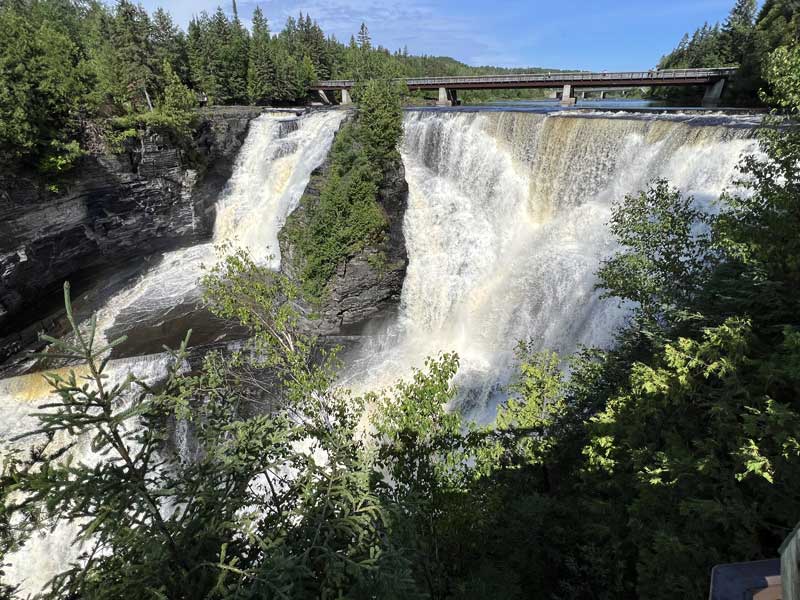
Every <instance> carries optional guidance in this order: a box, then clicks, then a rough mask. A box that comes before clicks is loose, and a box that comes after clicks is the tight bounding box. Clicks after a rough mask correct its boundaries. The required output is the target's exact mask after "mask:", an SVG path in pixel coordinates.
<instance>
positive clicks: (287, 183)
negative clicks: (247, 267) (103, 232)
mask: <svg viewBox="0 0 800 600" xmlns="http://www.w3.org/2000/svg"><path fill="white" fill-rule="evenodd" d="M344 115H345V113H343V112H342V111H327V112H316V113H312V114H310V115H307V116H304V117H302V118H301V119H299V120H289V121H287V120H286V119H279V118H276V117H273V116H263V117H260V118H259V119H257V120H255V121H254V122H253V123H252V124H251V127H250V131H249V133H248V137H247V140H246V141H245V144H244V146H243V148H242V150H241V152H240V154H239V157H238V159H237V162H236V165H235V168H234V173H233V176H232V177H231V180H230V182H229V183H228V185H227V187H226V189H225V191H224V192H223V193H222V195H221V197H220V199H219V201H218V203H217V218H216V224H215V232H214V238H213V240H212V241H211V242H209V243H206V244H199V245H196V246H193V247H190V248H185V249H181V250H176V251H174V252H169V253H165V254H163V255H162V256H160V257H159V259H158V260H157V261H156V262H155V264H154V265H153V266H152V267H151V268H150V269H149V270H148V271H147V272H146V273H144V274H143V275H142V276H141V277H140V278H139V280H137V281H136V282H134V283H133V284H131V285H130V286H129V287H128V288H127V289H125V290H124V291H122V292H121V293H120V294H118V295H116V296H115V297H113V298H111V299H110V300H109V302H108V303H107V304H106V305H105V306H104V307H102V309H101V310H100V311H99V329H100V331H101V332H103V333H104V335H107V336H108V337H114V335H116V333H117V331H125V330H131V329H135V328H136V327H137V326H140V325H141V324H143V323H149V322H152V321H166V320H168V319H171V318H174V316H175V314H176V313H177V312H179V311H181V310H183V311H186V312H187V313H189V312H191V311H192V310H194V307H195V306H196V302H197V300H198V298H199V292H200V290H199V286H198V279H199V278H200V277H201V276H202V274H203V270H202V267H203V265H212V264H214V263H215V262H216V261H217V260H218V259H219V254H218V251H217V249H216V246H217V245H219V244H231V245H233V246H234V247H242V248H245V249H247V250H248V251H249V252H250V253H251V255H252V256H253V257H254V258H255V259H256V260H257V261H258V262H260V263H262V264H267V265H270V266H271V267H273V268H276V267H277V266H278V265H279V264H280V255H279V249H278V244H277V235H278V232H279V230H280V228H281V226H282V225H283V223H284V221H285V219H286V217H287V215H288V214H289V213H290V212H291V211H292V210H293V209H294V208H295V207H296V205H297V203H298V201H299V199H300V197H301V195H302V193H303V190H304V188H305V186H306V184H307V183H308V181H309V178H310V175H311V172H312V171H313V169H314V168H316V167H317V166H318V165H319V164H321V163H322V161H323V160H324V158H325V156H326V154H327V152H328V150H329V148H330V145H331V143H332V140H333V136H334V133H335V131H336V130H337V129H338V127H339V125H340V123H341V121H342V119H343V118H344ZM752 124H753V123H752V122H750V121H747V120H741V121H740V120H739V119H737V118H734V117H722V116H721V117H702V118H690V117H681V116H675V117H666V116H639V117H632V116H630V115H626V116H623V115H619V114H597V113H595V114H592V115H586V114H580V113H572V112H570V113H552V114H546V115H545V114H536V113H530V112H509V111H476V112H465V111H411V112H408V113H406V116H405V123H404V127H405V138H404V142H403V147H402V149H401V150H402V157H403V161H404V163H405V167H406V178H407V180H408V184H409V206H408V210H407V212H406V216H405V223H404V230H405V236H406V244H407V247H408V255H409V266H408V272H407V276H406V280H405V282H404V286H403V292H402V298H401V306H400V310H399V314H398V317H397V319H396V320H395V321H394V322H393V323H391V324H389V326H388V327H386V329H385V330H384V331H382V332H380V333H379V334H378V335H374V336H371V337H369V338H367V339H365V340H364V342H363V344H362V346H361V347H360V348H359V349H357V350H356V354H355V355H353V356H352V357H351V361H350V363H349V365H348V368H347V371H346V372H345V374H344V376H343V380H344V382H346V383H349V384H351V385H352V386H353V387H354V388H356V389H357V390H358V389H374V388H378V387H382V386H387V385H390V384H392V383H393V382H394V381H396V380H397V379H398V378H399V377H403V376H407V375H408V374H409V373H410V370H411V369H412V368H414V367H422V366H423V361H424V359H425V357H427V356H432V355H435V354H437V353H438V352H442V351H455V352H457V353H458V354H459V356H460V358H461V367H460V370H459V373H458V375H457V378H456V385H457V386H458V387H459V390H460V394H459V396H458V399H457V402H458V404H459V408H460V409H461V410H463V411H465V412H467V413H469V414H470V416H472V417H474V418H476V419H478V420H482V421H487V420H490V419H491V418H492V417H493V415H494V411H495V406H496V403H497V402H498V401H499V400H501V399H502V398H503V397H504V395H503V394H504V392H503V389H504V386H505V385H506V384H507V383H508V381H509V378H510V377H511V375H512V373H513V369H514V361H513V351H514V347H515V345H516V343H517V341H518V340H527V339H532V340H534V342H535V344H536V345H537V346H538V347H541V348H551V349H554V350H557V351H559V352H562V353H569V352H572V351H573V350H575V349H576V348H577V347H578V346H579V345H581V344H585V345H594V346H607V345H608V344H610V342H611V341H612V338H613V334H614V331H615V330H616V329H617V328H618V327H619V326H620V324H621V323H622V322H623V321H624V319H625V317H626V310H625V308H624V307H620V306H618V303H617V302H616V301H614V300H602V299H601V298H600V294H599V292H597V291H596V290H595V284H596V277H595V273H596V271H597V268H598V266H599V264H600V262H601V261H602V260H603V258H605V257H607V256H609V255H610V254H611V253H613V252H614V250H615V242H614V240H613V238H612V236H611V235H610V234H609V232H608V229H607V226H606V223H607V222H608V219H609V217H610V214H611V207H612V205H613V202H615V201H617V200H620V199H622V198H623V197H624V196H625V194H628V193H634V192H636V191H638V190H640V189H643V188H645V187H646V186H647V184H648V182H649V181H650V180H652V179H653V178H656V177H664V178H667V179H669V180H670V182H671V183H672V185H674V186H677V187H678V188H680V189H681V190H683V191H684V192H686V193H689V194H692V195H694V196H695V198H696V200H697V202H698V203H700V204H703V205H706V206H710V205H711V204H710V203H711V202H712V201H713V200H714V199H716V198H717V197H718V196H719V194H720V192H721V191H722V190H723V189H724V188H726V187H727V186H728V185H730V183H731V180H732V177H733V175H734V174H735V170H736V165H737V163H738V161H739V158H740V156H741V155H742V154H743V153H746V152H750V151H754V150H755V148H756V146H755V142H754V141H753V140H752V136H751V130H752ZM112 334H113V335H112ZM167 365H168V359H167V357H166V356H165V355H163V354H156V355H150V356H145V357H140V358H136V359H121V360H118V361H112V362H111V363H109V371H108V373H109V376H110V379H111V381H112V382H113V381H116V380H118V379H120V378H121V377H124V375H125V374H126V373H127V372H128V371H133V372H134V373H136V374H137V375H140V376H143V377H145V378H147V380H148V381H149V382H151V383H154V382H157V381H159V380H163V378H164V377H165V375H166V373H167ZM48 392H49V390H47V388H46V385H45V384H44V382H43V381H42V379H41V378H40V377H39V376H38V375H27V376H23V377H15V378H11V379H7V380H0V410H2V414H3V418H2V420H0V456H2V453H3V452H4V451H8V449H9V447H10V446H11V445H10V443H9V442H8V440H9V439H10V438H11V437H13V436H14V435H17V434H18V433H20V432H21V431H24V430H26V429H30V427H31V425H32V419H31V418H30V417H29V412H30V411H31V410H32V409H34V408H35V407H36V406H37V405H39V404H42V403H43V402H44V401H46V399H47V396H48ZM35 442H36V440H34V441H29V442H27V444H28V446H30V444H31V443H35ZM39 442H42V440H39ZM68 442H69V441H68V440H53V441H51V442H49V444H53V447H54V448H57V447H63V445H64V444H66V443H68ZM48 448H50V446H49V445H48ZM70 453H71V455H72V456H73V457H74V458H76V459H78V460H82V461H85V462H89V463H90V462H91V461H93V460H97V457H96V456H94V455H93V454H92V453H91V451H90V449H89V448H88V447H87V445H86V444H84V443H81V442H80V441H79V442H78V443H77V444H76V445H75V446H73V447H72V448H71V450H70ZM75 530H76V526H75V525H74V524H73V525H67V524H60V525H58V526H57V527H56V528H55V529H54V530H53V531H42V532H40V533H38V534H37V535H36V536H34V538H33V539H32V540H31V541H30V542H28V543H27V544H26V545H25V546H24V547H23V548H22V549H20V550H19V551H17V552H16V553H13V554H12V555H11V556H9V557H6V560H7V562H9V563H10V567H8V568H7V569H6V571H7V574H6V577H7V579H8V581H10V582H15V583H20V584H21V585H22V591H23V594H25V593H31V594H34V593H36V592H38V591H39V590H41V589H42V586H43V585H44V584H45V583H46V582H47V581H48V579H49V578H50V577H51V576H52V575H53V574H55V573H56V572H58V571H59V570H61V569H63V568H65V567H66V566H67V565H68V564H69V563H70V561H74V560H76V558H77V556H78V553H79V548H76V547H74V546H73V545H72V540H73V537H74V532H75Z"/></svg>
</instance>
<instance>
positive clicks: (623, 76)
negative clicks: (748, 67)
mask: <svg viewBox="0 0 800 600" xmlns="http://www.w3.org/2000/svg"><path fill="white" fill-rule="evenodd" d="M736 71H737V69H736V68H733V67H724V68H714V69H653V70H650V71H622V72H601V73H590V72H573V73H509V74H503V75H465V76H460V77H409V78H406V79H399V80H397V81H398V82H402V83H405V84H406V85H408V86H409V87H415V86H420V85H426V86H433V85H440V86H441V87H447V86H453V85H459V84H465V85H469V84H471V83H472V84H474V83H526V82H554V83H559V82H560V83H583V82H598V81H599V82H602V81H625V80H642V79H656V80H668V79H682V80H686V79H696V80H698V81H707V80H709V79H720V78H723V77H729V76H731V75H733V74H734V73H736ZM353 85H355V81H353V80H351V79H332V80H327V81H318V82H317V83H316V84H315V85H314V86H313V87H326V88H350V87H353Z"/></svg>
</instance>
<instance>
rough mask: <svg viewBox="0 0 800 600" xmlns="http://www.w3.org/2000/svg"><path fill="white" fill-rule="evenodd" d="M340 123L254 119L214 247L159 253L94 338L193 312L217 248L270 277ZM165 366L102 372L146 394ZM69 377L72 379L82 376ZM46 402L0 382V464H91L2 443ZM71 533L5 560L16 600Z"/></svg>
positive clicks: (43, 394)
mask: <svg viewBox="0 0 800 600" xmlns="http://www.w3.org/2000/svg"><path fill="white" fill-rule="evenodd" d="M345 114H346V113H344V112H342V111H328V112H317V113H313V114H310V115H306V116H304V117H302V118H300V119H289V120H287V119H284V118H278V117H274V116H270V115H264V116H261V117H259V118H258V119H256V120H254V121H253V122H252V123H251V125H250V128H249V132H248V136H247V139H246V141H245V143H244V145H243V147H242V149H241V151H240V153H239V156H238V158H237V161H236V165H235V167H234V172H233V176H232V177H231V180H230V181H229V182H228V185H227V186H226V188H225V190H224V191H223V193H222V195H221V197H220V199H219V201H218V203H217V219H216V224H215V230H214V236H213V240H212V241H210V242H208V243H205V244H199V245H196V246H193V247H190V248H185V249H181V250H176V251H174V252H168V253H165V254H164V255H163V257H162V258H161V260H160V261H158V264H157V265H156V266H155V267H153V268H151V269H150V270H148V271H147V272H145V273H144V274H143V275H142V276H141V277H140V278H139V279H138V280H137V281H136V282H134V283H133V284H131V285H130V286H129V287H128V288H127V289H126V290H124V291H123V292H122V293H120V294H118V295H116V296H114V297H113V298H111V299H110V301H109V302H108V303H107V304H106V305H105V306H103V307H102V308H101V310H100V311H99V313H98V334H99V336H101V337H103V336H106V335H107V333H108V332H109V331H110V330H111V329H112V328H117V329H119V328H120V327H122V329H123V330H126V329H135V328H136V327H137V325H139V324H143V323H147V322H150V321H152V320H153V319H159V320H166V319H169V318H170V317H171V313H172V312H173V311H176V310H179V309H180V308H181V307H183V308H184V309H187V307H188V309H187V310H193V307H194V306H195V304H196V302H197V300H198V298H199V294H200V285H199V280H200V278H201V277H202V275H203V274H204V267H208V266H211V265H213V264H214V263H216V262H217V261H218V260H219V258H220V253H219V251H218V249H217V248H218V246H219V245H220V244H228V245H229V246H231V247H233V248H237V247H238V248H243V249H245V250H247V251H248V252H249V253H250V255H251V256H252V257H253V258H254V260H256V262H258V263H261V264H265V265H268V266H270V267H272V268H277V267H278V265H279V264H280V251H279V248H278V243H277V236H278V232H279V231H280V228H281V227H282V226H283V223H284V221H285V220H286V217H287V216H288V215H289V214H290V213H291V211H292V210H294V208H295V207H296V206H297V203H298V201H299V200H300V197H301V196H302V194H303V191H304V190H305V187H306V185H307V184H308V181H309V178H310V176H311V172H312V171H313V170H314V169H315V168H316V167H317V166H319V165H320V164H321V163H322V161H323V160H324V159H325V156H326V155H327V153H328V150H329V149H330V145H331V143H332V141H333V136H334V134H335V132H336V131H337V130H338V128H339V125H340V123H341V121H342V119H343V118H344V117H345ZM98 343H99V342H98ZM170 360H171V359H170V357H169V356H168V355H167V354H164V353H162V354H154V355H149V356H142V357H134V358H129V359H121V360H116V361H112V362H111V363H109V365H108V367H107V369H106V371H105V373H106V375H108V376H109V382H108V385H114V383H117V382H121V381H123V380H124V379H125V377H126V376H127V374H128V373H129V372H133V373H135V374H136V375H137V376H138V377H140V378H142V379H143V380H144V381H146V382H148V383H149V384H150V385H152V384H154V383H156V382H158V381H163V380H164V379H165V377H166V376H167V374H168V369H169V364H170ZM76 370H77V372H78V375H81V374H82V372H83V369H81V368H78V369H76ZM65 371H66V369H65ZM49 396H50V390H49V388H48V386H47V384H46V382H45V381H44V380H43V378H42V377H41V374H38V373H34V374H30V375H24V376H20V377H13V378H9V379H5V380H0V415H2V417H0V460H2V457H3V455H4V454H6V453H7V452H8V451H9V450H11V449H15V448H16V449H18V450H22V451H25V450H26V449H27V448H31V447H32V446H34V445H36V446H46V448H47V450H46V451H48V452H52V451H55V450H58V449H60V448H64V447H65V446H67V445H69V444H73V446H72V447H71V448H70V450H69V452H68V453H67V455H68V456H72V457H73V458H74V459H76V460H80V461H82V462H84V463H88V464H91V463H92V462H93V461H95V460H97V458H98V457H97V455H95V454H94V453H92V451H91V449H90V447H89V443H88V441H87V440H85V439H78V440H74V439H69V438H68V437H67V436H61V437H59V438H57V439H54V440H51V441H49V442H48V441H47V440H45V439H44V438H42V437H41V436H39V437H35V438H28V439H25V440H22V441H18V442H12V441H11V438H13V437H14V436H15V435H17V434H19V433H21V432H23V431H30V430H31V429H33V428H34V426H35V424H36V421H35V419H34V418H32V417H31V416H30V412H31V411H34V410H35V409H36V407H37V406H39V405H40V404H42V403H44V402H45V401H47V400H48V397H49ZM77 529H78V528H77V525H75V524H71V525H67V524H64V523H60V524H59V525H58V526H56V528H55V529H54V530H53V531H48V530H42V531H40V532H39V533H38V534H36V535H35V536H34V537H33V538H32V539H31V540H30V541H29V542H28V543H27V544H26V545H25V546H24V547H23V548H22V549H21V550H20V551H18V552H16V553H13V554H11V555H10V556H8V557H6V561H7V562H8V563H9V567H7V568H6V580H7V581H9V582H14V583H18V584H21V590H22V593H23V596H24V595H25V594H27V593H30V594H34V593H37V592H38V591H40V590H41V589H42V588H43V586H44V585H45V584H46V583H47V581H48V580H49V579H50V578H51V577H52V576H53V575H54V574H56V573H57V572H59V571H61V570H63V569H64V568H65V567H66V566H67V565H68V564H69V563H70V562H72V561H74V560H76V558H77V557H78V555H79V553H80V547H78V546H76V545H75V544H74V543H73V539H74V537H75V533H76V531H77Z"/></svg>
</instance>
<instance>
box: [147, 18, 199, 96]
mask: <svg viewBox="0 0 800 600" xmlns="http://www.w3.org/2000/svg"><path fill="white" fill-rule="evenodd" d="M151 39H152V48H153V55H152V62H153V64H154V65H156V69H157V71H158V72H159V76H160V78H161V82H160V83H161V85H160V88H161V89H163V88H164V86H165V85H166V79H167V78H166V75H165V73H164V72H163V69H162V67H163V65H164V61H167V62H168V63H169V64H170V67H171V68H172V70H173V71H174V72H175V73H176V74H177V75H178V77H179V78H180V79H181V81H183V82H184V83H189V81H190V78H189V57H188V54H187V47H186V36H185V35H184V33H183V32H182V31H181V30H180V29H179V28H178V26H177V25H175V24H174V23H173V21H172V17H171V16H170V15H169V13H168V12H166V11H165V10H164V9H163V8H158V9H157V10H156V12H155V13H153V30H152V35H151ZM156 69H154V70H156Z"/></svg>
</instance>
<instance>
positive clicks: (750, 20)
mask: <svg viewBox="0 0 800 600" xmlns="http://www.w3.org/2000/svg"><path fill="white" fill-rule="evenodd" d="M755 18H756V0H737V2H736V4H735V5H734V7H733V9H732V10H731V12H730V14H729V15H728V18H727V19H726V20H725V23H724V25H723V26H722V30H721V31H720V44H721V46H722V54H723V56H724V58H725V62H726V63H727V64H734V65H742V63H743V62H744V59H745V57H746V56H747V55H749V54H750V53H751V52H753V34H754V30H755Z"/></svg>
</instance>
